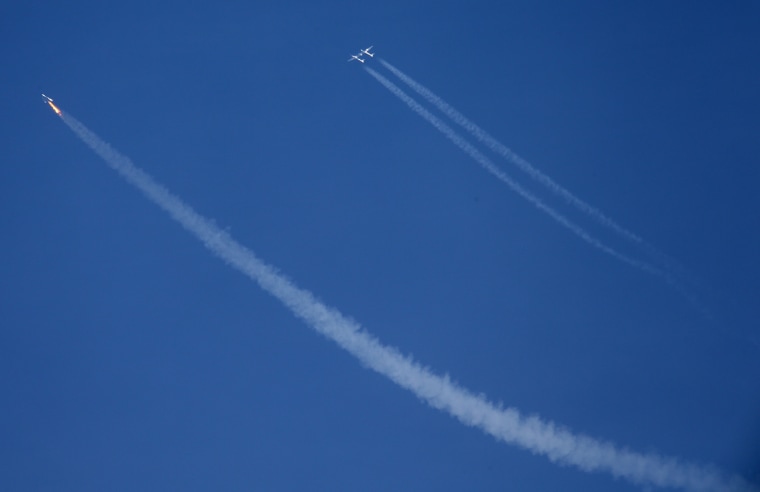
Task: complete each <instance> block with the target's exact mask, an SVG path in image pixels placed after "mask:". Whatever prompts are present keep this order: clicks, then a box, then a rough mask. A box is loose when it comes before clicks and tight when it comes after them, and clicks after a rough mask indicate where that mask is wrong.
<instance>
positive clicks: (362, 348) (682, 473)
mask: <svg viewBox="0 0 760 492" xmlns="http://www.w3.org/2000/svg"><path fill="white" fill-rule="evenodd" d="M62 118H63V121H64V122H65V123H66V125H68V126H69V128H71V130H73V131H74V133H76V134H77V136H79V138H81V139H82V140H83V141H84V142H85V143H86V144H87V145H88V146H90V148H92V150H94V151H95V153H97V154H98V155H99V156H100V157H102V158H103V160H105V161H106V163H107V164H108V165H109V166H110V167H111V168H112V169H114V170H115V171H117V172H118V173H119V174H120V175H121V176H122V177H123V178H124V179H125V180H126V181H127V182H129V183H130V184H132V185H133V186H135V187H136V188H137V189H139V190H140V191H141V192H142V193H143V194H145V195H146V196H147V197H148V199H150V200H151V201H153V202H154V203H155V204H156V205H158V206H159V207H161V208H162V209H163V210H164V211H165V212H166V213H168V214H169V215H170V216H171V217H172V218H173V219H174V220H175V221H177V222H178V223H179V224H180V225H182V227H184V228H185V229H187V230H188V231H189V232H190V233H192V234H193V235H194V236H195V237H196V238H198V239H199V240H200V241H201V242H202V243H203V244H204V245H205V246H206V247H207V248H208V249H209V250H211V252H213V253H214V254H215V255H217V256H219V257H220V258H221V259H222V260H224V261H225V262H226V263H228V264H229V265H231V266H232V267H233V268H235V269H236V270H238V271H239V272H241V273H243V274H245V275H246V276H248V277H249V278H250V279H251V280H253V281H255V282H256V283H258V284H259V286H260V287H261V288H262V289H264V290H265V291H267V292H269V293H270V294H271V295H273V296H274V297H276V298H277V299H278V300H279V301H280V302H282V303H283V304H284V305H285V306H286V307H287V308H288V309H290V310H291V311H292V312H293V314H295V315H296V316H297V317H299V318H301V319H302V320H304V321H305V322H306V323H307V324H308V325H309V326H311V327H312V328H313V329H314V330H315V331H317V332H318V333H320V334H322V335H324V336H325V337H327V338H328V339H330V340H332V341H333V342H335V343H336V344H338V345H339V346H340V347H341V348H343V349H344V350H346V351H347V352H349V353H350V354H351V355H353V356H354V357H356V358H357V359H358V360H359V361H360V362H361V363H362V364H364V365H365V366H367V367H368V368H370V369H372V370H374V371H377V372H378V373H380V374H382V375H384V376H385V377H387V378H388V379H390V380H391V381H393V382H395V383H396V384H398V385H399V386H401V387H402V388H406V389H407V390H409V391H411V392H412V393H413V394H414V395H416V396H417V397H418V398H420V399H421V400H423V401H425V402H426V403H428V404H429V405H430V406H432V407H434V408H437V409H440V410H442V411H444V412H447V413H449V414H450V415H452V416H453V417H456V418H457V419H458V420H459V421H461V422H462V423H464V424H466V425H469V426H473V427H478V428H479V429H481V430H482V431H484V432H485V433H487V434H490V435H491V436H493V437H495V438H496V439H499V440H501V441H504V442H507V443H510V444H514V445H517V446H521V447H523V448H525V449H527V450H529V451H531V452H533V453H536V454H542V455H544V456H546V457H548V458H549V459H550V460H551V461H552V462H555V463H558V464H563V465H573V466H576V467H578V468H580V469H581V470H584V471H587V472H592V471H604V472H607V473H610V474H612V475H613V476H615V477H620V478H624V479H627V480H629V481H631V482H634V483H637V484H647V485H654V486H660V487H675V488H681V489H685V490H690V491H698V492H708V491H710V492H711V491H726V490H731V491H752V490H753V488H752V486H751V485H750V484H749V483H747V482H746V481H744V480H743V479H742V478H740V477H736V476H734V477H726V476H724V475H723V474H722V473H721V472H719V471H718V470H715V469H713V468H710V467H703V466H697V465H692V464H687V463H681V462H679V461H678V460H676V459H674V458H665V457H661V456H658V455H654V454H641V453H635V452H633V451H629V450H626V449H621V448H618V447H616V446H614V445H613V444H612V443H609V442H605V441H599V440H596V439H593V438H591V437H588V436H585V435H583V434H574V433H572V432H570V431H569V430H568V429H566V428H564V427H561V426H559V425H557V424H555V423H553V422H551V421H545V420H542V419H540V418H539V417H536V416H528V417H525V416H523V415H521V414H520V412H519V411H517V410H516V409H514V408H503V407H501V406H500V405H495V404H493V403H491V402H489V401H488V400H486V399H485V397H484V396H482V395H475V394H473V393H471V392H469V391H467V390H466V389H464V388H462V387H461V386H458V385H457V384H455V383H454V382H452V381H451V380H450V379H449V377H448V376H440V375H437V374H435V373H433V372H432V371H431V370H430V369H428V368H426V367H423V366H421V365H420V364H419V363H417V362H415V361H414V360H413V359H412V358H411V357H408V356H404V355H402V354H401V353H400V352H399V351H398V350H397V349H395V348H393V347H388V346H386V345H383V344H382V343H380V341H379V340H378V339H377V338H375V337H373V336H372V335H370V334H369V333H367V332H366V331H365V330H364V329H363V328H362V327H361V326H360V325H359V324H358V323H356V322H355V321H353V320H351V319H349V318H347V317H346V316H344V315H343V314H341V313H340V312H338V311H337V310H336V309H334V308H331V307H328V306H326V305H324V304H322V303H321V302H320V301H319V300H317V298H316V297H315V296H314V295H313V294H312V293H311V292H309V291H307V290H304V289H300V288H298V287H296V285H295V284H294V283H293V282H291V281H290V280H288V279H287V278H286V277H285V276H284V275H282V274H281V273H279V272H278V271H277V269H275V268H274V267H272V266H271V265H268V264H266V263H264V262H263V261H261V260H260V259H259V258H258V257H257V256H256V255H255V254H254V253H253V251H251V250H249V249H248V248H246V247H245V246H243V245H241V244H239V243H238V242H237V241H235V240H234V239H232V237H231V236H230V235H229V234H228V233H227V232H225V231H223V230H222V229H220V228H219V227H217V226H216V225H215V224H214V222H213V221H211V220H209V219H207V218H205V217H203V216H201V215H200V214H198V213H197V212H195V211H194V210H193V209H192V208H191V207H190V206H189V205H187V204H185V203H184V202H183V201H182V200H180V199H179V198H178V197H176V196H175V195H173V194H172V193H171V192H169V191H168V190H167V189H166V188H164V187H163V186H161V185H160V184H158V183H157V182H155V181H154V180H153V178H151V177H150V176H149V175H148V174H147V173H145V172H144V171H142V170H141V169H139V168H137V167H136V166H135V165H134V164H133V163H132V161H131V160H130V159H129V158H127V157H125V156H124V155H122V154H120V153H119V152H117V151H116V150H114V149H113V148H111V146H110V145H108V144H107V143H105V142H104V141H103V140H101V139H100V138H99V137H98V136H97V135H95V134H94V133H92V132H91V131H90V130H88V129H87V128H85V126H84V125H82V124H81V123H80V122H79V121H77V120H76V119H74V118H73V117H71V116H68V115H66V114H65V113H64V115H63V116H62Z"/></svg>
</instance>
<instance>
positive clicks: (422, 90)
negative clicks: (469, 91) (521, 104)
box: [380, 59, 644, 244]
mask: <svg viewBox="0 0 760 492" xmlns="http://www.w3.org/2000/svg"><path fill="white" fill-rule="evenodd" d="M380 63H382V64H383V66H384V67H385V68H387V69H388V70H390V71H391V72H392V73H393V74H394V75H395V76H396V77H398V78H399V79H401V81H402V82H404V83H405V84H406V85H408V86H409V87H410V88H412V89H413V90H414V91H415V92H416V93H417V94H419V95H420V96H422V97H424V98H425V99H426V100H427V101H428V102H429V103H431V104H432V105H433V106H435V107H436V108H438V109H439V110H440V111H441V112H442V113H443V114H445V115H446V116H448V117H449V118H450V119H451V120H452V121H453V122H454V123H456V124H457V125H459V126H461V127H462V128H464V129H465V130H467V131H468V132H469V133H470V135H472V136H473V137H475V138H477V139H478V140H480V141H481V142H483V143H484V144H485V145H486V146H487V147H488V148H489V149H491V150H493V151H494V152H495V153H497V154H499V155H500V156H502V157H503V158H505V159H506V160H508V161H510V162H512V163H513V164H515V165H516V166H517V167H518V168H519V169H520V170H521V171H524V172H525V173H526V174H528V175H529V176H530V177H531V178H533V179H535V180H536V181H538V182H539V183H541V184H542V185H544V186H546V187H547V188H548V189H549V190H551V191H552V192H553V193H555V194H557V195H559V196H561V197H562V198H564V199H565V200H566V201H567V202H568V203H570V204H571V205H573V206H575V207H576V208H578V209H579V210H580V211H582V212H584V213H585V214H587V215H589V216H590V217H592V218H593V219H594V220H596V221H597V222H598V223H600V224H601V225H603V226H605V227H608V228H609V229H611V230H613V231H615V232H616V233H618V234H619V235H620V236H622V237H624V238H626V239H628V240H630V241H632V242H634V243H637V244H643V243H644V240H643V239H641V238H640V237H639V236H637V235H636V234H634V233H633V232H631V231H629V230H627V229H625V228H624V227H622V226H621V225H619V224H617V223H616V222H615V221H613V220H612V219H610V218H609V217H607V216H606V215H604V214H603V213H602V212H601V211H599V210H598V209H596V208H594V207H592V206H591V205H589V204H588V203H586V202H584V201H583V200H581V199H580V198H578V197H576V196H575V195H573V194H572V193H570V192H569V191H568V190H567V189H565V188H564V187H562V186H561V185H560V184H559V183H557V182H555V181H554V180H553V179H551V178H550V177H549V176H547V175H546V174H544V173H543V172H541V171H540V170H539V169H536V168H535V167H534V166H533V165H531V163H530V162H528V161H526V160H525V159H523V158H522V157H520V156H519V155H517V154H515V153H514V152H513V151H512V150H511V149H509V148H508V147H507V146H506V145H504V144H502V143H501V142H499V141H498V140H496V139H495V138H494V137H492V136H491V135H490V134H489V133H488V132H486V131H485V130H483V129H482V128H480V127H479V126H478V125H476V124H475V123H473V122H472V121H470V120H469V119H468V118H467V117H465V116H464V115H463V114H462V113H460V112H459V111H457V110H456V109H454V108H453V107H451V106H450V105H449V104H448V103H446V102H445V101H444V100H443V99H441V98H440V97H438V96H437V95H436V94H434V93H433V91H431V90H430V89H428V88H427V87H425V86H424V85H422V84H420V83H419V82H417V81H416V80H414V79H412V78H411V77H410V76H408V75H407V74H405V73H404V72H402V71H401V70H399V69H398V68H396V67H394V66H393V65H391V64H390V63H388V62H387V61H385V60H382V59H381V60H380Z"/></svg>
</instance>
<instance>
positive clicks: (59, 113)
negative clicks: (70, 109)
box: [47, 101, 63, 116]
mask: <svg viewBox="0 0 760 492" xmlns="http://www.w3.org/2000/svg"><path fill="white" fill-rule="evenodd" d="M47 103H48V104H49V105H50V107H51V108H53V111H55V114H57V115H58V116H63V113H61V110H60V109H58V106H56V105H55V104H53V101H48V102H47Z"/></svg>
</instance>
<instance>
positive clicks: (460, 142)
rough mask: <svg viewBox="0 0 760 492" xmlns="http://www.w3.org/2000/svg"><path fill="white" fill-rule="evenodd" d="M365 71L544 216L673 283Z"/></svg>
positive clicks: (394, 89)
mask: <svg viewBox="0 0 760 492" xmlns="http://www.w3.org/2000/svg"><path fill="white" fill-rule="evenodd" d="M364 70H366V71H367V73H369V74H370V75H371V76H373V77H374V78H375V79H376V80H377V81H378V82H380V83H381V84H382V85H383V86H385V88H386V89H388V90H389V91H390V92H391V93H392V94H393V95H394V96H396V97H398V98H399V99H401V101H403V102H404V103H406V105H407V106H409V107H410V108H411V109H412V110H413V111H414V112H415V113H417V114H418V115H420V116H421V117H422V118H423V119H425V120H426V121H427V122H428V123H430V124H431V125H433V126H434V127H435V128H436V130H438V131H440V132H441V133H443V134H444V135H445V136H446V138H448V139H449V140H451V141H452V142H453V143H454V145H456V146H457V147H459V148H460V149H462V151H464V153H465V154H467V155H469V156H470V157H471V158H472V159H473V160H475V162H477V163H478V164H480V165H481V166H482V167H483V168H484V169H485V170H486V171H488V172H489V173H491V174H493V175H494V176H496V177H497V178H499V180H501V181H502V182H504V183H505V184H506V185H507V186H509V187H510V188H511V189H512V191H514V192H515V193H517V194H518V195H520V196H521V197H523V198H524V199H526V200H528V201H529V202H530V203H532V204H533V205H534V206H535V207H536V208H538V209H539V210H541V211H542V212H544V213H546V214H547V215H548V216H549V217H551V218H552V219H554V220H556V221H557V222H558V223H560V224H561V225H563V226H564V227H566V228H567V229H569V230H570V231H572V232H573V233H574V234H575V235H576V236H578V237H579V238H581V239H583V240H584V241H586V242H587V243H588V244H590V245H591V246H593V247H595V248H597V249H599V250H600V251H603V252H604V253H607V254H608V255H610V256H612V257H613V258H616V259H618V260H620V261H622V262H623V263H626V264H628V265H630V266H632V267H634V268H638V269H639V270H642V271H644V272H646V273H651V274H653V275H657V276H659V277H662V278H664V279H665V281H667V282H668V283H673V282H674V280H673V279H672V278H671V276H670V275H669V274H668V273H667V272H664V271H662V270H660V269H658V268H655V267H654V266H652V265H650V264H649V263H646V262H644V261H640V260H636V259H633V258H631V257H629V256H626V255H624V254H622V253H620V252H618V251H617V250H615V249H612V248H611V247H609V246H607V245H606V244H604V243H602V242H601V241H599V240H598V239H596V238H595V237H593V236H591V235H590V234H589V233H588V232H586V231H585V230H584V229H582V228H581V227H580V226H578V225H577V224H575V223H573V222H570V220H569V219H567V218H566V217H565V216H564V215H562V214H560V213H559V212H557V211H556V210H554V209H553V208H551V207H550V206H549V205H547V204H545V203H544V202H543V201H541V199H540V198H538V197H537V196H535V195H534V194H532V193H531V192H529V191H528V190H526V189H525V188H523V187H522V186H520V185H519V184H518V183H517V182H516V181H515V180H513V179H512V178H511V177H510V176H509V175H508V174H507V173H505V172H504V171H502V170H501V169H500V168H499V167H498V166H497V165H496V164H494V163H493V162H492V161H491V160H490V159H489V158H488V157H486V156H485V155H483V153H482V152H480V151H479V150H478V149H476V148H475V147H473V146H472V144H470V143H469V142H468V141H467V140H465V139H464V138H463V137H462V136H460V135H459V134H458V133H457V132H455V131H454V130H453V129H452V128H451V127H450V126H448V125H447V124H446V123H444V122H443V121H441V120H440V119H439V118H438V117H437V116H435V115H434V114H432V113H431V112H430V111H428V110H427V109H425V108H423V107H422V106H421V105H420V104H419V103H418V102H417V101H415V100H414V99H413V98H411V97H410V96H409V95H408V94H407V93H405V92H404V91H403V90H401V89H400V88H399V87H398V86H397V85H396V84H394V83H393V82H391V81H390V80H388V79H386V78H385V77H383V76H382V75H380V74H379V73H377V72H376V71H374V70H372V69H371V68H369V67H365V68H364Z"/></svg>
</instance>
